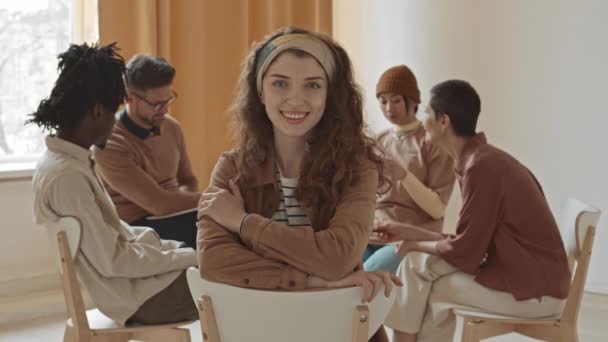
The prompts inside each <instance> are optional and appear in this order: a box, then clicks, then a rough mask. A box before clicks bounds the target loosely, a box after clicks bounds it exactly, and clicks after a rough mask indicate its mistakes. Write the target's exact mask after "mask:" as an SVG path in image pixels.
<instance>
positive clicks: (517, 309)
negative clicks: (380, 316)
mask: <svg viewBox="0 0 608 342" xmlns="http://www.w3.org/2000/svg"><path fill="white" fill-rule="evenodd" d="M397 276H398V277H400V278H401V280H402V281H403V284H404V285H403V287H402V288H397V291H398V292H397V297H396V299H395V303H394V304H393V307H392V308H391V311H390V313H389V315H388V317H387V319H386V321H385V324H386V325H387V326H389V327H391V328H392V329H394V330H398V331H401V332H406V333H412V334H413V333H418V342H434V341H437V342H444V341H451V340H452V338H453V336H454V330H455V327H456V318H455V316H454V314H453V312H452V309H467V310H477V311H483V312H490V313H495V314H501V315H508V316H516V317H524V318H537V317H547V316H554V315H557V314H559V313H560V312H561V310H562V307H563V304H564V301H565V300H563V299H557V298H553V297H542V298H541V299H540V300H539V299H530V300H525V301H517V300H515V298H514V297H513V295H511V294H510V293H507V292H502V291H496V290H493V289H490V288H487V287H485V286H483V285H480V284H479V283H477V282H476V281H475V280H474V279H473V278H474V277H473V276H472V275H470V274H466V273H464V272H461V271H460V270H458V269H457V268H455V267H453V266H452V265H450V264H448V263H447V262H446V261H445V260H443V259H442V258H441V257H439V256H435V255H430V254H427V253H421V252H410V253H408V254H407V256H406V257H405V258H404V259H403V260H402V261H401V264H400V266H399V269H398V270H397Z"/></svg>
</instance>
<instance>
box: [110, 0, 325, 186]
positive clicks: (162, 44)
mask: <svg viewBox="0 0 608 342" xmlns="http://www.w3.org/2000/svg"><path fill="white" fill-rule="evenodd" d="M98 1H99V36H100V41H101V42H102V43H104V44H105V43H109V42H113V41H117V42H118V45H119V47H120V48H121V49H122V54H123V56H124V57H125V58H126V59H127V60H128V59H129V58H130V57H131V56H133V55H134V54H135V53H151V54H157V55H160V56H163V57H165V58H167V59H168V60H169V61H170V62H171V63H172V64H173V65H174V66H175V68H176V69H177V75H176V78H175V83H174V86H175V89H176V91H177V92H178V94H179V99H178V100H177V101H176V102H175V103H174V105H173V106H172V113H173V115H174V116H175V117H176V118H177V119H178V120H179V121H180V122H181V124H182V127H183V129H184V134H185V135H186V141H187V144H188V150H189V154H190V157H191V158H192V163H193V166H194V169H195V171H196V173H197V175H198V177H199V181H200V183H201V186H206V185H207V183H208V181H209V176H210V174H211V171H212V170H213V166H214V165H215V162H216V161H217V158H218V157H219V155H220V154H221V153H222V152H223V151H225V150H228V149H230V148H231V147H232V146H233V141H232V131H231V118H230V114H229V113H227V108H228V106H229V104H230V102H231V100H232V98H233V95H234V89H235V85H236V81H237V79H238V74H239V71H240V68H241V63H242V62H243V59H244V57H245V55H246V54H247V51H248V49H249V47H250V45H251V44H252V43H253V42H254V41H256V40H259V39H261V38H262V37H263V36H264V35H266V34H267V33H269V32H271V31H273V30H275V29H277V28H279V27H282V26H286V25H294V26H300V27H303V28H306V29H309V30H314V31H318V32H323V33H326V34H331V27H332V23H331V20H332V19H331V18H332V0H249V1H247V0H98Z"/></svg>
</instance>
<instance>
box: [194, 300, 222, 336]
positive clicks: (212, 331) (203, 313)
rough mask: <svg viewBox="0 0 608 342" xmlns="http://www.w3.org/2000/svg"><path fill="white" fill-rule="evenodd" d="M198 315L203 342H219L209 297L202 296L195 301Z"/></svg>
mask: <svg viewBox="0 0 608 342" xmlns="http://www.w3.org/2000/svg"><path fill="white" fill-rule="evenodd" d="M197 302H198V303H197V304H198V305H197V308H198V315H199V317H200V320H201V333H202V335H203V341H205V342H220V333H219V330H218V328H217V321H216V319H215V311H213V303H212V302H211V297H209V296H202V297H201V298H199V299H198V301H197Z"/></svg>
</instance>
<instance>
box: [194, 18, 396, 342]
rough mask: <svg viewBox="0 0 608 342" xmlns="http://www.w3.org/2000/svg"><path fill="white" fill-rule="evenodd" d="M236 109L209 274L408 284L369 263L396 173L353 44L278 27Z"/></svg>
mask: <svg viewBox="0 0 608 342" xmlns="http://www.w3.org/2000/svg"><path fill="white" fill-rule="evenodd" d="M233 112H234V113H235V114H236V116H237V119H238V123H239V126H240V147H239V148H238V149H235V150H232V151H229V152H226V153H224V155H223V156H222V157H221V158H220V160H219V161H218V163H217V164H216V167H215V169H214V171H213V175H212V177H211V185H210V187H209V188H208V189H207V190H206V191H205V193H204V194H203V196H202V197H201V201H200V203H199V217H200V221H199V222H198V259H199V266H200V270H201V275H202V276H203V277H205V278H206V279H210V280H213V281H219V282H224V283H228V284H232V285H237V286H244V287H253V288H262V289H283V290H301V289H305V288H322V287H343V286H361V287H363V288H364V290H365V291H364V292H365V293H366V295H365V298H364V300H370V299H371V298H373V296H375V294H376V293H377V291H378V290H379V289H380V288H382V286H384V288H385V290H386V293H389V292H390V289H391V288H392V286H393V284H400V283H399V282H398V281H397V280H396V278H394V276H391V275H389V274H388V273H387V272H363V271H361V256H362V254H363V251H364V249H365V246H366V245H367V241H368V238H369V234H370V232H371V228H372V223H373V215H374V208H375V206H376V192H377V190H378V188H379V186H380V188H382V187H383V186H384V176H383V166H382V158H381V155H380V154H379V152H378V150H377V149H376V147H375V143H374V142H373V140H371V139H370V138H368V137H367V136H366V135H365V132H364V123H363V112H362V105H361V94H360V92H359V90H358V88H357V86H356V84H355V82H354V80H353V74H352V69H351V63H350V60H349V58H348V55H347V54H346V52H345V51H344V49H342V48H341V47H340V46H339V45H338V44H336V43H335V42H334V41H333V40H332V39H331V38H328V37H326V36H323V35H320V34H316V33H311V32H308V31H305V30H301V29H296V28H285V29H281V30H279V31H278V32H276V33H274V34H271V35H269V36H267V37H266V39H264V40H263V41H262V42H260V43H258V44H257V45H256V46H255V47H254V48H253V49H252V51H251V53H250V54H249V56H248V58H247V61H246V63H245V66H244V69H243V72H242V75H241V79H240V84H239V89H238V94H237V97H236V99H235V101H234V106H233ZM380 340H382V339H380Z"/></svg>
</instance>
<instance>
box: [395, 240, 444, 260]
mask: <svg viewBox="0 0 608 342" xmlns="http://www.w3.org/2000/svg"><path fill="white" fill-rule="evenodd" d="M437 243H438V241H401V242H400V243H398V244H397V255H400V256H403V257H404V256H406V255H407V253H409V252H412V251H419V252H423V253H428V254H433V255H437V254H438V252H437Z"/></svg>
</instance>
